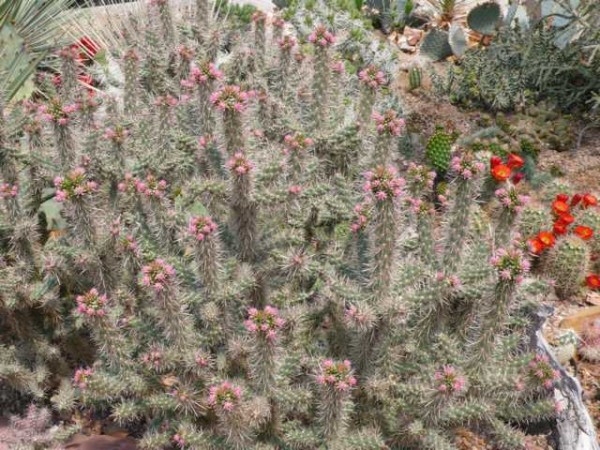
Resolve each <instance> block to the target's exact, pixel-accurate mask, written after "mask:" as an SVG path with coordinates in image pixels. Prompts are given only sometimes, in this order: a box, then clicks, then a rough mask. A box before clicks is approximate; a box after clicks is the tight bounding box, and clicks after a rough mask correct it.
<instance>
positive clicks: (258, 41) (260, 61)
mask: <svg viewBox="0 0 600 450" xmlns="http://www.w3.org/2000/svg"><path fill="white" fill-rule="evenodd" d="M252 22H254V47H255V49H256V69H257V71H258V72H259V73H260V72H262V71H263V70H264V68H265V53H266V44H267V36H266V30H265V28H266V27H265V26H266V24H267V15H266V14H265V13H264V12H262V11H255V12H254V13H253V14H252Z"/></svg>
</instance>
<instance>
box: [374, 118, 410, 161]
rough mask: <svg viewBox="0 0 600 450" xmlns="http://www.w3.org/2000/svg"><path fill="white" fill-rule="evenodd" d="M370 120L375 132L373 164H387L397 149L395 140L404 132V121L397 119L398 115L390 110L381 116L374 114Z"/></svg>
mask: <svg viewBox="0 0 600 450" xmlns="http://www.w3.org/2000/svg"><path fill="white" fill-rule="evenodd" d="M372 118H373V121H374V122H375V129H376V131H377V140H376V142H375V149H374V152H373V163H374V164H389V163H391V162H392V161H391V158H392V157H393V155H394V153H395V150H396V148H397V147H398V142H397V138H398V136H400V134H401V133H402V131H403V130H404V119H401V118H399V117H398V113H396V111H394V110H392V109H390V110H387V111H385V112H384V113H383V114H380V113H378V112H374V113H373V114H372Z"/></svg>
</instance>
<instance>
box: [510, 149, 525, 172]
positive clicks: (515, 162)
mask: <svg viewBox="0 0 600 450" xmlns="http://www.w3.org/2000/svg"><path fill="white" fill-rule="evenodd" d="M506 165H507V166H508V167H510V168H511V169H520V168H521V167H523V166H524V165H525V161H523V158H521V157H520V156H519V155H517V154H516V153H511V154H510V155H508V161H507V163H506Z"/></svg>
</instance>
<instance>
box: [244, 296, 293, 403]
mask: <svg viewBox="0 0 600 450" xmlns="http://www.w3.org/2000/svg"><path fill="white" fill-rule="evenodd" d="M284 324H285V321H284V320H283V319H282V318H281V317H279V311H278V310H277V308H275V307H273V306H265V308H264V309H260V310H259V309H256V308H250V309H249V310H248V319H247V320H246V321H245V322H244V326H245V327H246V330H248V333H249V334H250V336H251V338H252V350H251V353H250V378H251V379H252V383H253V385H254V387H255V389H256V390H257V391H258V392H260V393H261V394H262V395H266V396H270V395H271V394H272V393H273V391H274V389H275V374H276V372H277V366H276V364H277V361H276V354H277V339H278V332H279V331H280V330H281V328H282V327H283V326H284Z"/></svg>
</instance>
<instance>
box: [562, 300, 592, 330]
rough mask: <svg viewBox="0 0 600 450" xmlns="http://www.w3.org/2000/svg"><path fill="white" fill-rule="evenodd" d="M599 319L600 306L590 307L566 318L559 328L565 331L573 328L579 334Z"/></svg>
mask: <svg viewBox="0 0 600 450" xmlns="http://www.w3.org/2000/svg"><path fill="white" fill-rule="evenodd" d="M598 318H600V306H590V307H589V308H583V309H582V310H580V311H578V312H576V313H575V314H571V315H570V316H567V317H565V318H564V319H563V320H562V321H561V322H560V324H559V325H558V326H559V327H560V328H563V329H564V328H572V329H573V330H575V331H576V332H578V333H579V332H581V330H582V328H583V327H584V326H585V325H587V324H588V323H589V322H591V321H592V320H595V319H598Z"/></svg>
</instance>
